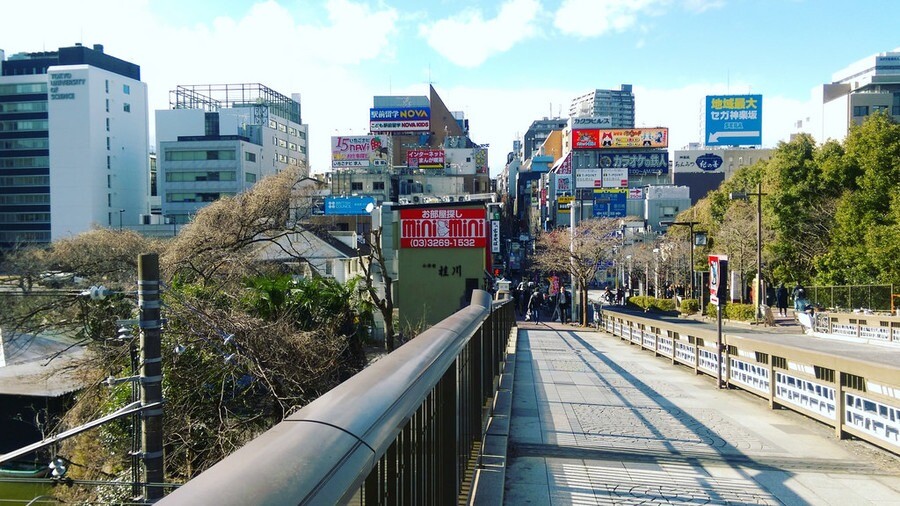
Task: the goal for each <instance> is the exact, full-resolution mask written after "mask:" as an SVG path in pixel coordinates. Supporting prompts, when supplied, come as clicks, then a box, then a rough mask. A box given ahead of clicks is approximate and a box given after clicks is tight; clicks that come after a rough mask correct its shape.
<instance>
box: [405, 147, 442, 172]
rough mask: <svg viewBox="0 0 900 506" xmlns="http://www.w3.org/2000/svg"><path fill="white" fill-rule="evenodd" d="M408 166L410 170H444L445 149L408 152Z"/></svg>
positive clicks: (411, 150) (412, 150)
mask: <svg viewBox="0 0 900 506" xmlns="http://www.w3.org/2000/svg"><path fill="white" fill-rule="evenodd" d="M406 165H407V167H409V168H411V169H412V168H419V169H443V168H444V150H443V149H410V150H409V151H407V152H406Z"/></svg>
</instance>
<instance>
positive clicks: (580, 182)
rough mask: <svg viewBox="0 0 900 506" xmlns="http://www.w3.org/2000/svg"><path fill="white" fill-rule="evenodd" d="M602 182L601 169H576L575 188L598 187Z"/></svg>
mask: <svg viewBox="0 0 900 506" xmlns="http://www.w3.org/2000/svg"><path fill="white" fill-rule="evenodd" d="M602 184H603V169H578V171H576V172H575V188H599V187H600V186H602Z"/></svg>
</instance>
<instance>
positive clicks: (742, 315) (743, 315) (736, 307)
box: [706, 303, 756, 322]
mask: <svg viewBox="0 0 900 506" xmlns="http://www.w3.org/2000/svg"><path fill="white" fill-rule="evenodd" d="M706 314H707V316H710V317H713V318H715V317H716V306H715V304H707V305H706ZM722 318H726V319H728V320H737V321H744V322H752V321H754V320H755V319H756V306H754V305H753V304H736V303H731V304H725V312H724V313H722Z"/></svg>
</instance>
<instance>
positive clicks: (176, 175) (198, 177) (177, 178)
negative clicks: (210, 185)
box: [166, 170, 236, 183]
mask: <svg viewBox="0 0 900 506" xmlns="http://www.w3.org/2000/svg"><path fill="white" fill-rule="evenodd" d="M235 175H236V172H235V171H233V170H210V171H171V172H169V171H167V172H166V182H167V183H184V182H195V181H234V180H235Z"/></svg>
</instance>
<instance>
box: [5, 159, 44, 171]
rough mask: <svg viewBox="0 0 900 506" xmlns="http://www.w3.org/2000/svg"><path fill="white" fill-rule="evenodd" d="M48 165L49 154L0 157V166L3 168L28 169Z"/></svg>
mask: <svg viewBox="0 0 900 506" xmlns="http://www.w3.org/2000/svg"><path fill="white" fill-rule="evenodd" d="M49 166H50V157H49V156H21V157H14V158H0V168H3V169H30V168H35V167H49Z"/></svg>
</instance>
